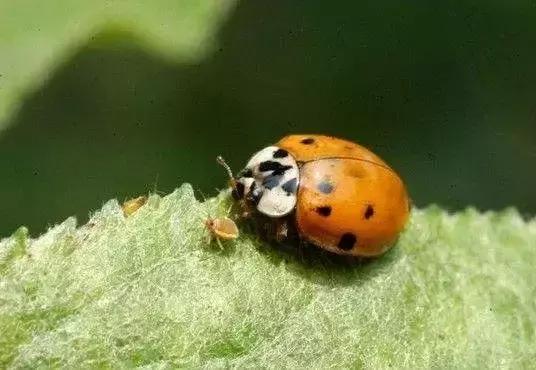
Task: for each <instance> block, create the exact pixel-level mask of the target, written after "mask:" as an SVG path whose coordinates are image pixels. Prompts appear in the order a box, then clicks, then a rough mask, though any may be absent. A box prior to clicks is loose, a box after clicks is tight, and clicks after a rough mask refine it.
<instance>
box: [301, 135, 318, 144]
mask: <svg viewBox="0 0 536 370" xmlns="http://www.w3.org/2000/svg"><path fill="white" fill-rule="evenodd" d="M314 142H315V139H313V138H312V137H308V138H306V139H303V140H302V141H301V143H302V144H305V145H311V144H312V143H314Z"/></svg>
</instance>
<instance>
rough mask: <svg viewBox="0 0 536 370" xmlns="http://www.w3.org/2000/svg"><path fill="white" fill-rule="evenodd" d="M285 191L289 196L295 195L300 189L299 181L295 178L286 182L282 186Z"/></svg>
mask: <svg viewBox="0 0 536 370" xmlns="http://www.w3.org/2000/svg"><path fill="white" fill-rule="evenodd" d="M281 187H282V188H283V190H284V191H286V192H287V194H294V193H296V190H297V188H298V179H297V178H293V179H290V180H288V181H287V182H285V183H284V184H283V185H282V186H281Z"/></svg>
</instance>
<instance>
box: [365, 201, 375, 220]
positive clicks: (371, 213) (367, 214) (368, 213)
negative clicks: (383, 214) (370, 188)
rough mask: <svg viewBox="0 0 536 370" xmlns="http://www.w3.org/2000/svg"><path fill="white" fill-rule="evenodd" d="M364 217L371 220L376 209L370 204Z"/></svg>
mask: <svg viewBox="0 0 536 370" xmlns="http://www.w3.org/2000/svg"><path fill="white" fill-rule="evenodd" d="M364 216H365V220H368V219H369V218H371V217H372V216H374V208H373V207H372V206H371V205H370V204H369V205H368V206H367V209H366V210H365V215H364Z"/></svg>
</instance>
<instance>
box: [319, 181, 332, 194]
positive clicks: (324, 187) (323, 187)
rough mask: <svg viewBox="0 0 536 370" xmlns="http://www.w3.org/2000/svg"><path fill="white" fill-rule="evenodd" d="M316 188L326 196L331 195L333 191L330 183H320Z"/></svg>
mask: <svg viewBox="0 0 536 370" xmlns="http://www.w3.org/2000/svg"><path fill="white" fill-rule="evenodd" d="M316 188H317V189H318V190H320V191H321V192H322V193H324V194H329V193H331V192H332V191H333V185H331V184H330V183H329V182H328V181H322V182H320V183H318V185H316Z"/></svg>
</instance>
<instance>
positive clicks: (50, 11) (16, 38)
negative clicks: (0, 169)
mask: <svg viewBox="0 0 536 370" xmlns="http://www.w3.org/2000/svg"><path fill="white" fill-rule="evenodd" d="M233 4H234V1H232V0H205V1H197V0H181V1H171V0H155V1H118V0H115V1H109V0H97V1H81V0H75V1H73V0H50V1H47V2H46V6H43V5H42V4H39V3H36V2H35V1H34V0H17V1H9V0H0V130H2V129H3V128H5V127H6V125H7V124H8V123H9V121H8V118H9V116H10V114H12V113H13V112H14V111H15V110H16V109H17V107H18V106H19V105H20V104H21V100H22V99H23V98H24V97H25V96H26V94H27V93H28V92H29V90H32V89H37V88H38V87H40V85H41V84H42V83H43V82H44V81H45V80H46V79H47V78H48V76H49V75H50V74H51V73H52V72H53V71H54V69H55V68H57V67H58V66H59V65H60V64H61V63H63V62H65V61H66V60H67V59H69V57H70V56H71V55H72V54H73V53H74V52H76V50H77V49H79V48H80V47H82V46H84V45H86V44H88V43H89V42H90V41H92V40H93V39H94V37H95V36H96V35H98V34H100V33H102V32H104V33H106V30H109V29H114V30H116V29H121V30H122V31H123V32H125V33H129V34H130V35H131V36H133V37H134V38H135V39H136V40H138V42H139V43H140V44H142V45H143V46H144V47H146V48H147V49H149V50H152V51H154V52H156V53H158V54H160V55H162V56H164V57H166V58H170V59H172V60H174V61H178V62H193V61H196V60H198V59H199V58H200V57H202V56H203V55H204V54H205V53H206V52H208V51H210V49H211V48H212V47H213V41H214V40H213V38H214V35H215V33H216V31H217V29H218V26H219V25H220V23H221V22H222V20H223V18H224V16H225V15H226V14H228V13H229V10H230V8H231V6H232V5H233Z"/></svg>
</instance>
